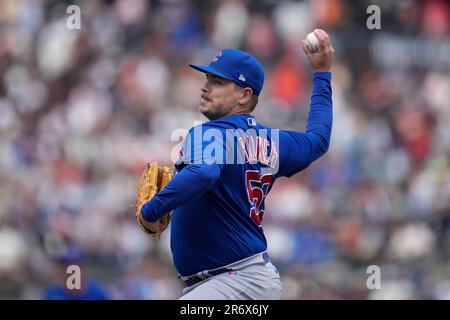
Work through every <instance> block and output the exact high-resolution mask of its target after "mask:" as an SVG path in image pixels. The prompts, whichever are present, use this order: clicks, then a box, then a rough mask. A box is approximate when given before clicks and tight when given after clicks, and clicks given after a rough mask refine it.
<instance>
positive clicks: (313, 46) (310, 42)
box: [306, 32, 319, 53]
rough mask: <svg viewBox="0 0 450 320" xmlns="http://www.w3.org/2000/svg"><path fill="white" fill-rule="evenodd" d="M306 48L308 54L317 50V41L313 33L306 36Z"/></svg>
mask: <svg viewBox="0 0 450 320" xmlns="http://www.w3.org/2000/svg"><path fill="white" fill-rule="evenodd" d="M306 47H307V49H308V51H309V52H313V53H314V52H317V51H318V50H319V39H317V36H316V35H315V34H314V32H311V33H309V34H308V35H307V36H306Z"/></svg>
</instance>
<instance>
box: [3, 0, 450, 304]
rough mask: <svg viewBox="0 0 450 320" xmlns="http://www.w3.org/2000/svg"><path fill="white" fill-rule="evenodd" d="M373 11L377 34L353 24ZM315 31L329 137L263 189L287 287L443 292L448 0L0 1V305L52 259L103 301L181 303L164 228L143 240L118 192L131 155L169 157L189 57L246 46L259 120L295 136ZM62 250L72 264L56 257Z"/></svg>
mask: <svg viewBox="0 0 450 320" xmlns="http://www.w3.org/2000/svg"><path fill="white" fill-rule="evenodd" d="M71 4H77V5H78V6H79V7H80V8H81V29H80V30H76V29H75V30H70V29H69V28H67V25H66V22H67V19H68V17H69V16H70V14H68V13H67V12H66V10H67V7H68V6H69V5H71ZM371 4H377V5H378V6H379V8H380V10H381V11H380V12H381V29H378V30H377V29H375V30H369V29H368V28H367V25H366V20H367V18H368V17H369V15H370V14H368V13H366V9H367V7H368V6H369V5H371ZM316 27H320V28H322V29H324V30H326V31H327V32H328V33H329V34H330V36H331V39H332V44H333V47H334V48H335V50H336V57H335V60H334V65H333V69H332V73H333V81H332V84H333V103H334V124H333V132H332V141H331V147H330V150H329V152H328V153H327V154H326V155H325V156H324V157H323V158H321V159H320V160H319V161H317V162H316V163H314V164H313V165H311V166H310V167H309V168H308V169H307V170H305V171H304V172H302V173H300V174H297V175H295V176H294V177H293V178H290V179H286V178H283V179H280V180H278V181H277V183H276V184H275V186H274V188H273V190H272V192H271V193H270V195H269V196H268V199H267V205H266V214H265V216H264V217H265V218H264V222H263V228H264V230H265V233H266V236H267V239H268V244H269V253H270V255H271V259H272V260H273V263H274V264H275V265H276V266H277V267H278V268H279V270H280V273H281V275H282V280H283V282H284V292H283V297H284V299H450V255H449V252H450V251H449V250H450V130H449V125H450V5H449V3H448V2H447V1H446V0H424V1H418V0H401V1H394V0H385V1H376V0H370V1H368V0H361V1H343V0H309V1H292V0H291V1H284V0H278V1H275V0H259V1H256V0H229V1H225V0H212V1H200V0H190V1H187V0H186V1H183V0H159V1H146V0H111V1H100V0H89V1H87V0H86V1H46V0H2V1H1V2H0V155H1V156H0V299H46V298H48V297H49V296H48V294H47V293H48V290H49V288H52V286H54V285H55V284H56V285H57V284H59V285H64V284H65V281H66V278H67V277H68V274H66V272H65V271H66V269H65V268H66V265H67V262H68V261H71V263H78V262H79V263H80V264H81V262H82V267H81V272H82V277H85V278H86V279H87V278H92V279H94V280H95V281H96V283H97V287H101V288H102V290H103V291H104V292H105V294H104V295H102V297H104V298H108V299H177V298H178V297H179V296H180V295H181V290H182V285H181V283H180V282H179V280H178V279H177V277H176V271H175V269H174V267H173V264H172V260H171V259H172V258H171V254H170V248H169V233H170V231H167V232H166V233H165V234H164V235H163V236H162V238H161V239H159V240H155V239H149V238H147V237H146V236H145V235H144V234H143V233H142V232H141V231H140V230H139V228H138V227H137V225H136V223H135V218H134V208H133V207H132V205H133V204H134V203H135V197H136V185H137V182H138V177H139V174H140V172H141V171H142V170H143V168H144V166H145V163H146V162H149V161H155V160H156V161H159V162H160V163H164V164H172V161H173V157H174V155H175V156H176V154H177V153H178V147H179V143H180V139H182V138H183V134H185V133H186V132H187V130H188V129H189V128H191V127H192V126H193V125H194V122H195V121H205V120H206V119H205V118H204V117H203V116H202V115H201V114H200V113H199V112H198V111H197V106H198V102H199V98H200V88H201V86H202V84H203V81H204V76H203V75H202V74H200V73H198V72H196V71H194V70H191V69H190V68H188V67H187V64H188V63H201V64H205V63H208V62H209V60H210V59H211V57H212V56H213V55H214V54H215V52H217V51H218V50H219V49H223V48H229V47H235V48H240V49H243V50H246V51H249V52H250V53H252V54H253V55H255V56H256V57H257V58H258V59H259V60H260V61H261V63H262V64H263V66H264V68H265V71H266V81H265V86H264V89H263V92H262V95H261V98H260V101H259V104H258V106H257V108H256V110H255V115H256V118H257V120H258V121H259V122H261V123H264V124H266V125H269V126H273V127H277V128H281V129H291V130H300V131H303V130H304V129H305V124H306V119H307V115H308V110H309V96H310V91H311V70H310V69H309V66H308V64H307V61H306V59H305V57H304V54H303V52H302V49H301V46H300V43H301V39H304V37H305V36H306V35H307V34H308V33H309V32H311V31H312V30H314V28H316ZM73 246H75V247H77V248H78V249H79V250H80V251H81V252H83V259H81V258H80V259H79V260H77V259H72V260H70V259H69V260H68V259H67V256H68V254H69V253H70V248H72V247H73ZM65 263H66V264H65ZM371 265H376V266H379V267H380V270H381V289H379V290H376V289H375V290H370V289H368V288H367V279H368V277H369V276H370V274H369V273H367V268H368V267H369V266H371Z"/></svg>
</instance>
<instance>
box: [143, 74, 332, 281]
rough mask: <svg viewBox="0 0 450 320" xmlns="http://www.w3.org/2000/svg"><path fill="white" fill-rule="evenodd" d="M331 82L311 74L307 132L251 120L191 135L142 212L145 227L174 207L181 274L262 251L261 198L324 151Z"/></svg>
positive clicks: (227, 120) (238, 118)
mask: <svg viewBox="0 0 450 320" xmlns="http://www.w3.org/2000/svg"><path fill="white" fill-rule="evenodd" d="M330 80H331V74H330V73H329V72H317V73H315V74H314V76H313V85H314V87H313V94H312V97H311V108H310V112H309V117H308V124H307V130H306V131H305V132H294V131H286V130H278V129H272V128H269V127H266V126H264V125H262V124H260V123H258V122H257V120H256V119H255V118H254V117H253V116H252V115H250V114H237V115H231V116H227V117H224V118H221V119H218V120H213V121H209V122H207V123H204V124H202V125H201V126H197V127H194V128H192V129H191V130H190V131H189V133H188V135H187V137H186V139H185V141H184V143H183V146H182V150H181V152H180V159H179V161H178V162H177V163H176V169H177V174H176V175H175V177H174V178H173V179H172V181H171V182H170V183H169V184H168V185H167V186H166V188H164V189H163V190H162V191H161V192H160V193H158V194H157V195H155V197H154V198H153V199H152V200H151V201H149V202H147V203H146V204H145V205H144V206H143V209H142V216H143V218H144V219H145V220H147V221H156V220H157V219H159V217H161V216H162V215H163V214H164V213H165V212H168V211H170V210H173V209H175V210H174V212H173V218H172V225H171V249H172V254H173V260H174V264H175V267H176V269H177V271H178V272H179V273H180V275H181V276H188V275H192V274H195V273H197V272H199V271H204V270H211V269H215V268H219V267H222V266H225V265H227V264H230V263H233V262H235V261H238V260H241V259H244V258H246V257H249V256H251V255H254V254H257V253H260V252H262V251H265V250H266V249H267V242H266V238H265V236H264V232H263V228H262V222H263V218H264V213H265V212H264V211H265V206H264V200H265V198H266V196H267V195H268V193H269V192H270V190H271V188H272V187H273V184H274V182H275V180H276V179H277V178H279V177H282V176H285V177H290V176H292V175H293V174H295V173H297V172H299V171H301V170H303V169H305V168H306V167H308V165H309V164H310V163H311V162H313V161H314V160H316V159H318V158H319V157H320V156H322V155H323V154H324V153H325V152H326V151H327V150H328V146H329V141H330V136H331V126H332V99H331V84H330Z"/></svg>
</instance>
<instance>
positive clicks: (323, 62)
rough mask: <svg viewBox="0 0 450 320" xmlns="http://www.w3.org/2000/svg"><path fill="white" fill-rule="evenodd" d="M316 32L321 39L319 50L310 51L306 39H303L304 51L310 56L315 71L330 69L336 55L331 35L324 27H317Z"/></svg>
mask: <svg viewBox="0 0 450 320" xmlns="http://www.w3.org/2000/svg"><path fill="white" fill-rule="evenodd" d="M314 34H315V35H316V37H317V39H319V50H318V51H316V52H314V53H313V52H310V51H309V50H308V47H307V46H306V43H305V40H302V41H303V51H304V52H305V54H306V56H307V57H308V60H309V63H310V64H311V68H312V69H313V71H314V72H318V71H329V70H330V66H331V62H332V58H333V55H334V49H333V47H332V46H331V43H330V37H329V36H328V34H327V33H326V32H325V31H323V30H322V29H315V30H314Z"/></svg>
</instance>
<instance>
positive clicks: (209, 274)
mask: <svg viewBox="0 0 450 320" xmlns="http://www.w3.org/2000/svg"><path fill="white" fill-rule="evenodd" d="M231 271H234V270H233V269H229V268H220V269H217V270H212V271H208V272H207V273H206V274H202V275H195V276H191V277H189V278H188V279H186V280H183V279H181V280H182V281H183V282H184V284H185V285H186V286H187V287H190V286H193V285H194V284H196V283H198V282H200V281H203V280H205V279H208V278H210V277H213V276H217V275H219V274H221V273H225V272H231Z"/></svg>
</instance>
